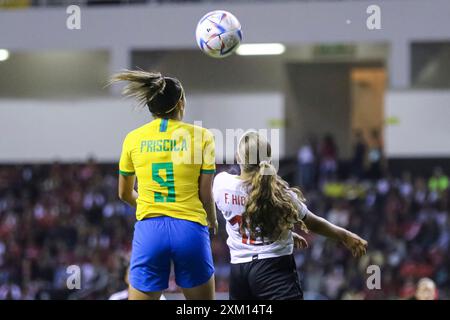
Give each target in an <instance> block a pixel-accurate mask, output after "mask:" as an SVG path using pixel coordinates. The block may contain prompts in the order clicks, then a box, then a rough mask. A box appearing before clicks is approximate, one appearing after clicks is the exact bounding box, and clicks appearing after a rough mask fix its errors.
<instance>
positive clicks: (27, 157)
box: [0, 93, 284, 163]
mask: <svg viewBox="0 0 450 320" xmlns="http://www.w3.org/2000/svg"><path fill="white" fill-rule="evenodd" d="M187 99H188V106H187V113H186V117H185V120H186V121H187V122H191V123H193V122H194V121H197V120H201V121H202V123H203V126H204V127H207V128H216V129H219V130H222V131H225V129H226V128H242V129H249V126H248V125H247V123H251V124H252V126H253V128H256V129H258V128H266V127H268V126H269V122H270V121H271V120H273V119H283V118H284V111H283V110H284V102H283V99H282V96H281V95H280V94H277V93H269V94H253V95H252V94H242V95H209V96H208V95H201V96H200V95H194V96H188V97H187ZM236 114H238V115H239V116H236ZM150 119H151V117H150V114H149V113H148V111H147V110H146V109H143V110H140V109H138V108H136V107H135V106H133V101H131V100H121V99H95V100H78V101H67V100H65V101H57V100H48V101H42V100H41V101H36V100H33V101H31V100H0V162H3V163H11V162H14V163H15V162H49V161H53V160H60V161H84V160H86V159H87V157H89V156H90V155H93V156H95V158H96V159H98V160H100V161H105V162H116V161H117V160H118V158H119V154H120V150H121V144H122V140H123V138H124V137H125V135H126V133H127V132H128V131H130V130H132V129H134V128H136V127H138V126H140V125H142V124H144V123H145V122H147V121H149V120H150ZM249 119H251V121H249ZM280 137H281V138H283V132H281V135H280ZM283 145H284V144H282V148H283ZM282 151H284V150H282ZM223 156H224V155H223V150H220V149H218V150H217V158H218V159H222V158H223Z"/></svg>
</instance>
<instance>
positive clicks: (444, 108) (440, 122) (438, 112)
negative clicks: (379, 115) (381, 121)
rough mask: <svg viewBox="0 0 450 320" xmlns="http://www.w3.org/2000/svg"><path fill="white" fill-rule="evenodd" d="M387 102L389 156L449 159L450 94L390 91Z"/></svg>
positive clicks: (441, 92) (387, 144)
mask: <svg viewBox="0 0 450 320" xmlns="http://www.w3.org/2000/svg"><path fill="white" fill-rule="evenodd" d="M385 99H386V100H385V116H386V119H387V122H388V125H387V126H386V129H385V146H386V149H385V150H386V155H387V156H388V157H399V158H401V157H422V158H424V157H450V91H431V90H430V91H425V90H410V91H390V92H387V94H386V98H385ZM389 123H391V124H389Z"/></svg>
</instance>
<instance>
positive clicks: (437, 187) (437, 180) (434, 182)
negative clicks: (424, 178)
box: [428, 167, 448, 193]
mask: <svg viewBox="0 0 450 320" xmlns="http://www.w3.org/2000/svg"><path fill="white" fill-rule="evenodd" d="M428 188H429V189H430V190H431V191H432V192H438V193H440V192H442V191H445V190H447V189H448V177H447V176H446V175H445V174H444V172H443V171H442V168H440V167H436V168H434V170H433V175H432V176H431V178H430V179H429V180H428Z"/></svg>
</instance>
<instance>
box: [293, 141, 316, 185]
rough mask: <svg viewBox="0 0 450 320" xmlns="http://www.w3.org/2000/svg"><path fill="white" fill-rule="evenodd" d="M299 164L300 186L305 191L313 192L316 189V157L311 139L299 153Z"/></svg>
mask: <svg viewBox="0 0 450 320" xmlns="http://www.w3.org/2000/svg"><path fill="white" fill-rule="evenodd" d="M297 163H298V170H297V174H298V180H297V181H298V185H299V186H300V187H301V188H302V189H304V190H311V189H312V188H313V187H314V180H315V174H316V173H315V169H316V157H315V155H314V148H313V146H312V142H311V140H310V139H308V140H307V141H306V143H304V144H303V145H302V146H301V147H300V149H299V150H298V153H297Z"/></svg>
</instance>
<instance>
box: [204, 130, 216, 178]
mask: <svg viewBox="0 0 450 320" xmlns="http://www.w3.org/2000/svg"><path fill="white" fill-rule="evenodd" d="M215 148H216V146H215V143H214V136H213V134H212V133H211V132H210V131H209V130H207V129H204V130H203V149H202V166H201V168H200V173H210V174H213V173H215V172H216V153H215Z"/></svg>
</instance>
